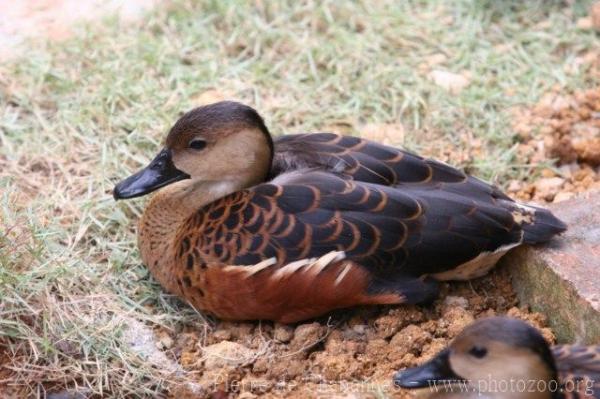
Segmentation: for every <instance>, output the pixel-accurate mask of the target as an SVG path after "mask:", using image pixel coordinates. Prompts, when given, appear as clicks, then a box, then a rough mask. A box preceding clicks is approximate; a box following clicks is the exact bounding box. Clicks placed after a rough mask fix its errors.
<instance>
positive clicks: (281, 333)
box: [273, 323, 294, 343]
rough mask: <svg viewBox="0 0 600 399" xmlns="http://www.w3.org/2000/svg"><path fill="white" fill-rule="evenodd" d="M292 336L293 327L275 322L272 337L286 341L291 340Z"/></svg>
mask: <svg viewBox="0 0 600 399" xmlns="http://www.w3.org/2000/svg"><path fill="white" fill-rule="evenodd" d="M293 337H294V329H293V328H292V327H290V326H288V325H285V324H279V323H276V324H275V329H274V331H273V338H274V339H276V340H277V341H279V342H283V343H287V342H290V341H291V340H292V338H293Z"/></svg>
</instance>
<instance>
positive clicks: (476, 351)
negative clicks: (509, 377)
mask: <svg viewBox="0 0 600 399" xmlns="http://www.w3.org/2000/svg"><path fill="white" fill-rule="evenodd" d="M487 352H488V351H487V349H486V348H484V347H482V346H474V347H472V348H471V349H469V355H471V356H474V357H476V358H477V359H482V358H484V357H485V355H487Z"/></svg>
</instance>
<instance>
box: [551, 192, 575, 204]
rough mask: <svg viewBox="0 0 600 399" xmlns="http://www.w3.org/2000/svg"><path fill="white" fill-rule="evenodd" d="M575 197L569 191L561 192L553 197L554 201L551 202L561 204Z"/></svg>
mask: <svg viewBox="0 0 600 399" xmlns="http://www.w3.org/2000/svg"><path fill="white" fill-rule="evenodd" d="M574 196H575V193H573V192H570V191H561V192H559V193H558V194H556V195H555V196H554V200H553V201H552V202H563V201H566V200H570V199H571V198H573V197H574Z"/></svg>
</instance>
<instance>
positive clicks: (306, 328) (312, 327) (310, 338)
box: [290, 322, 325, 351]
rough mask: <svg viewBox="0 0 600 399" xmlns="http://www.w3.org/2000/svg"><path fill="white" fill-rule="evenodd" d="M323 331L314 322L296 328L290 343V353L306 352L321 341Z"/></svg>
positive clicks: (321, 327)
mask: <svg viewBox="0 0 600 399" xmlns="http://www.w3.org/2000/svg"><path fill="white" fill-rule="evenodd" d="M324 334H325V329H324V327H323V326H321V324H319V323H317V322H315V323H310V324H301V325H299V326H298V327H296V331H295V332H294V338H293V339H292V341H291V343H290V348H291V350H292V351H299V350H307V349H310V348H311V347H313V346H314V345H315V344H317V343H318V342H320V341H321V338H323V335H324Z"/></svg>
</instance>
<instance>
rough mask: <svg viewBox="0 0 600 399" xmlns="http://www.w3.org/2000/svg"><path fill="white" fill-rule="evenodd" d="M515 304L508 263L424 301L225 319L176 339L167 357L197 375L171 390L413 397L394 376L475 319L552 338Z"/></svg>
mask: <svg viewBox="0 0 600 399" xmlns="http://www.w3.org/2000/svg"><path fill="white" fill-rule="evenodd" d="M516 305H517V300H516V298H515V294H514V293H513V291H512V288H511V285H510V276H509V273H508V270H506V269H505V268H503V267H502V268H499V269H498V270H496V271H494V272H492V273H491V274H490V275H489V276H487V277H484V278H481V279H478V280H474V281H472V282H470V283H469V282H465V283H452V284H444V285H443V287H442V290H441V292H440V299H439V300H437V301H435V302H434V303H433V305H430V306H427V307H420V306H395V307H364V308H359V309H351V310H344V311H339V312H336V313H334V314H332V315H329V316H328V317H325V318H322V319H320V320H316V321H311V322H306V323H301V324H297V325H290V326H288V325H280V324H277V323H268V322H267V323H264V322H263V323H231V322H223V321H218V322H216V325H215V327H214V329H213V330H212V331H211V332H209V333H207V334H203V333H202V332H199V331H198V330H197V329H189V330H184V331H182V332H181V333H179V334H177V335H174V336H172V337H171V338H172V341H173V346H172V348H171V349H170V350H169V351H167V353H168V354H170V355H171V356H172V357H173V358H174V359H175V360H176V361H178V362H179V363H180V364H181V366H182V367H183V368H184V369H185V370H186V371H187V374H188V376H187V380H188V381H189V378H190V376H193V377H192V378H193V380H194V381H195V383H189V382H187V383H185V384H180V385H176V386H174V387H172V390H171V393H172V396H173V397H177V398H178V399H182V398H192V397H193V398H196V397H202V396H205V397H216V398H229V397H231V398H236V397H237V398H254V397H259V396H260V397H288V398H289V397H292V398H293V397H297V398H306V397H315V396H317V395H322V396H324V397H336V396H337V395H342V394H344V395H348V394H349V393H352V394H353V395H354V396H352V397H359V398H368V397H375V396H374V395H375V393H376V392H379V393H381V392H385V394H386V395H387V397H397V398H405V397H411V396H409V395H410V394H409V393H407V392H405V391H401V390H399V389H396V388H394V387H393V385H392V375H393V374H394V372H395V371H397V370H399V369H402V368H405V367H412V366H416V365H418V364H421V363H422V362H424V361H426V360H427V359H429V358H431V357H432V356H434V355H435V354H436V353H438V352H439V351H440V350H442V349H443V348H444V347H445V346H446V345H447V344H448V343H449V342H450V341H451V340H452V339H453V338H454V337H455V336H456V335H457V334H459V333H460V331H461V330H462V329H463V328H464V327H465V326H466V325H468V324H469V323H471V322H472V321H473V320H474V319H476V318H480V317H484V316H492V315H495V314H505V313H508V314H509V315H511V316H513V317H519V318H522V319H525V320H527V321H529V322H530V323H531V324H533V325H534V326H536V327H538V328H541V329H542V331H543V333H544V335H545V336H546V337H547V338H548V340H549V341H554V336H553V335H552V333H551V331H550V330H549V329H547V328H544V327H545V325H546V321H545V318H544V317H543V316H542V315H541V314H537V313H530V312H528V311H527V310H526V309H520V308H517V307H516ZM160 334H163V335H164V334H165V332H164V331H161V332H160ZM163 338H164V337H163ZM337 397H342V396H337ZM343 397H348V396H343Z"/></svg>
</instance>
